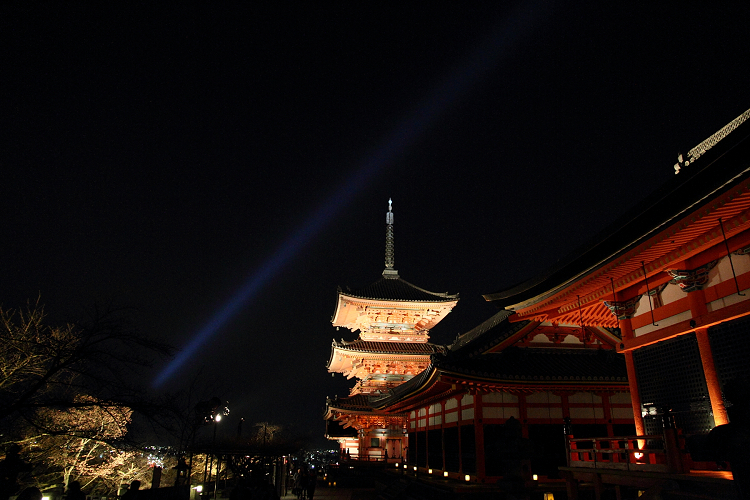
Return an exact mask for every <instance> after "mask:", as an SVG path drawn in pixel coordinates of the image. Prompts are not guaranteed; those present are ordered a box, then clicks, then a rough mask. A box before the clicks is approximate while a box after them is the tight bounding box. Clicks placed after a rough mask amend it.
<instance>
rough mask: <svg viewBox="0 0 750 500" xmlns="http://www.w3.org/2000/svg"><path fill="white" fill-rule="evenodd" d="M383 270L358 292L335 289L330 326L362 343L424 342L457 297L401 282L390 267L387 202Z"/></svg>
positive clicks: (391, 241) (390, 231) (391, 247)
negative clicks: (352, 335) (366, 341)
mask: <svg viewBox="0 0 750 500" xmlns="http://www.w3.org/2000/svg"><path fill="white" fill-rule="evenodd" d="M385 222H386V233H385V269H384V270H383V277H382V278H380V279H379V280H377V281H376V282H375V283H372V284H371V285H369V286H366V287H364V288H360V289H358V290H350V289H348V288H347V290H346V291H344V290H342V289H341V287H339V289H338V300H337V302H336V310H335V311H334V313H333V318H332V319H331V322H332V323H333V326H336V327H338V326H343V327H344V328H348V329H349V330H351V331H353V332H356V331H357V330H359V332H360V333H359V338H360V339H362V340H370V341H378V342H427V341H428V340H429V338H430V335H429V333H430V328H432V327H433V326H435V325H436V324H438V323H439V322H440V321H441V320H442V319H443V318H444V317H445V316H447V315H448V313H449V312H451V310H452V309H453V308H454V307H455V306H456V304H457V303H458V294H456V295H450V294H448V293H436V292H430V291H427V290H425V289H423V288H419V287H418V286H414V285H412V284H411V283H409V282H407V281H404V280H402V279H401V277H400V276H399V275H398V271H396V270H395V269H394V268H393V266H394V260H395V259H394V254H395V245H394V237H393V205H392V201H391V200H388V212H387V213H386V217H385Z"/></svg>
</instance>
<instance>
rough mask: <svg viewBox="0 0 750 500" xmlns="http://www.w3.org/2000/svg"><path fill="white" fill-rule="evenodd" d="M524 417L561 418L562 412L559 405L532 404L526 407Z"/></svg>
mask: <svg viewBox="0 0 750 500" xmlns="http://www.w3.org/2000/svg"><path fill="white" fill-rule="evenodd" d="M526 417H528V418H553V419H561V418H563V413H562V408H560V407H547V408H538V407H533V406H532V407H529V408H526Z"/></svg>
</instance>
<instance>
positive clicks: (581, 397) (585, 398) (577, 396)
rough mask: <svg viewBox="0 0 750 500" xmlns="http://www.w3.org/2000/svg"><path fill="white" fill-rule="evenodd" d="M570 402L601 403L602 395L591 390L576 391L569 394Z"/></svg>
mask: <svg viewBox="0 0 750 500" xmlns="http://www.w3.org/2000/svg"><path fill="white" fill-rule="evenodd" d="M568 402H569V403H591V404H601V403H602V397H601V396H599V395H598V394H593V393H591V392H576V393H574V394H571V395H570V396H568Z"/></svg>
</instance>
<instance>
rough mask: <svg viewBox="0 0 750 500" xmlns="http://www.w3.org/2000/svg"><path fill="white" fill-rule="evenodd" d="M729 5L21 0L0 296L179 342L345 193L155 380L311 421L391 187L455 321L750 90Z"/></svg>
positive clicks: (425, 282) (332, 388) (478, 308)
mask: <svg viewBox="0 0 750 500" xmlns="http://www.w3.org/2000/svg"><path fill="white" fill-rule="evenodd" d="M717 5H718V4H716V3H714V2H710V3H709V2H706V3H704V4H698V3H691V7H689V8H687V7H684V6H682V5H681V3H669V4H665V3H660V5H658V6H653V5H650V4H647V3H644V4H642V5H640V6H633V5H632V4H627V3H626V4H622V5H618V6H612V5H609V2H605V3H603V2H547V3H544V2H541V3H540V2H529V3H523V2H521V3H513V4H511V3H506V2H479V3H474V4H470V5H464V4H463V3H459V2H440V3H438V4H424V3H420V4H417V5H413V6H396V5H395V4H394V5H383V4H382V3H361V2H356V3H354V4H349V3H335V4H327V5H319V2H308V3H306V4H303V5H298V4H281V3H276V2H274V3H273V6H269V5H266V6H263V5H256V4H246V3H242V4H222V5H220V6H216V5H208V4H201V5H199V6H192V7H186V6H184V5H183V6H178V7H176V6H174V5H172V6H170V7H154V6H153V5H151V4H150V3H144V4H138V5H134V4H133V5H128V6H122V7H121V8H119V9H114V8H112V7H111V6H109V7H106V8H99V9H94V10H92V8H91V7H90V5H84V4H70V3H52V2H45V3H17V4H15V5H12V4H10V5H9V4H4V5H3V6H2V7H0V23H1V26H0V28H1V31H2V34H1V35H0V37H2V39H3V42H4V43H3V52H4V58H3V59H4V63H3V76H2V81H3V87H4V88H5V90H4V91H3V92H2V97H1V99H2V101H1V102H2V117H3V122H4V126H3V129H4V132H3V135H2V143H3V144H2V149H1V150H0V162H1V164H0V168H1V170H2V172H1V174H0V178H1V179H2V195H0V208H2V219H0V220H2V226H1V227H2V229H3V231H2V235H3V238H2V240H3V242H2V245H0V269H2V273H3V275H2V280H1V281H0V294H1V295H0V303H1V304H2V305H3V306H4V307H19V306H21V305H23V304H25V303H26V301H27V300H28V299H32V300H33V299H35V298H36V297H37V296H38V295H41V298H42V301H43V302H44V303H45V304H46V305H47V310H48V311H49V312H50V315H51V318H54V319H63V318H66V317H67V316H69V315H73V314H74V313H75V311H77V310H79V309H80V308H81V307H85V306H88V305H91V304H92V303H94V302H107V301H112V300H113V301H115V302H116V303H117V304H119V305H124V306H132V307H134V308H136V309H137V311H138V317H137V318H138V322H139V325H140V328H141V329H142V330H143V331H145V332H148V333H149V334H151V335H154V336H156V337H159V338H161V339H163V340H166V341H168V342H171V343H173V344H174V345H176V346H177V347H184V346H185V345H187V344H188V343H189V341H190V339H191V338H192V337H193V336H194V335H195V334H196V332H197V331H199V330H200V329H201V328H202V327H203V326H204V325H205V324H206V322H208V321H209V320H210V319H211V318H212V317H213V316H214V315H215V314H216V312H217V311H218V310H220V309H221V308H222V307H223V305H224V304H226V303H227V301H229V300H231V298H232V297H233V296H234V294H235V293H236V292H237V290H239V289H240V288H241V287H242V286H243V284H245V283H246V282H247V280H248V279H250V278H251V277H253V276H256V273H257V272H258V270H259V269H263V267H264V266H267V262H268V261H269V259H271V258H272V257H273V256H274V255H278V254H279V253H280V252H286V251H288V250H289V249H288V247H287V245H285V242H288V241H289V239H290V238H291V237H293V235H295V234H297V233H298V231H300V230H301V228H305V227H307V225H308V224H309V221H310V218H311V217H312V216H313V214H315V213H318V211H319V210H320V208H321V207H323V206H327V205H330V206H333V207H335V210H332V211H330V213H329V216H328V217H326V218H325V221H326V224H324V225H322V226H321V229H320V230H319V231H316V232H314V236H313V237H312V238H311V239H310V240H309V241H308V242H307V243H306V244H304V245H300V246H299V248H297V249H296V251H295V252H294V253H291V254H290V258H289V259H288V260H286V261H285V263H284V265H283V266H282V268H281V271H280V272H278V273H275V274H273V277H272V279H271V280H270V281H269V282H268V283H267V284H266V285H265V286H264V287H263V288H262V289H261V291H260V293H259V294H258V295H257V296H255V297H254V298H253V299H252V300H249V301H248V302H246V303H244V304H243V306H242V307H241V310H240V312H239V313H238V314H237V315H236V316H234V317H233V318H232V319H231V320H230V321H229V322H228V323H227V324H226V325H225V326H224V327H223V328H221V329H220V330H219V332H218V333H217V334H216V335H215V336H214V337H213V338H212V339H211V341H209V342H208V343H207V344H206V345H205V346H204V347H203V348H202V349H201V350H200V352H199V354H198V355H197V356H194V357H192V358H191V359H190V360H189V361H188V362H187V363H186V364H185V365H184V366H183V368H182V369H181V370H180V371H179V372H178V374H177V375H176V376H175V377H174V378H172V379H170V380H169V381H168V383H166V384H165V385H164V386H163V387H162V388H161V389H166V390H175V389H177V388H179V387H180V386H181V385H184V383H185V382H186V381H188V380H191V379H192V378H193V377H194V376H195V373H197V372H198V371H199V370H201V369H202V372H201V373H202V374H203V375H202V376H203V377H204V378H205V379H206V380H207V382H206V384H207V388H206V389H205V390H206V391H207V392H211V393H210V394H206V398H209V397H211V396H214V395H217V396H219V397H221V398H222V399H227V400H229V401H230V407H231V408H232V410H233V412H232V415H231V417H233V418H239V416H244V417H245V419H246V420H248V421H251V422H253V421H260V420H268V421H276V422H287V423H289V424H290V425H295V426H297V428H299V429H310V430H311V432H313V433H314V434H315V436H316V437H319V436H320V435H322V432H323V425H322V421H321V420H320V412H321V410H322V406H323V404H324V398H325V396H326V395H334V394H343V393H344V392H345V391H346V388H348V387H349V386H351V385H352V384H351V383H348V382H346V381H343V380H342V379H341V378H340V377H337V378H331V377H330V375H329V374H327V373H326V369H325V365H326V362H327V360H328V356H329V353H330V343H331V339H332V338H333V337H336V338H337V339H338V338H342V337H344V338H346V339H349V340H351V339H353V337H354V335H352V334H350V333H347V332H343V331H339V332H337V331H335V330H334V329H333V328H332V327H331V324H330V318H331V315H332V313H333V308H334V303H335V302H334V299H335V292H336V287H337V286H338V285H341V286H346V285H351V286H352V287H355V288H356V287H361V286H364V285H367V284H369V283H370V282H372V281H375V280H376V279H377V278H378V277H379V275H380V272H381V271H382V269H383V258H384V240H385V226H384V222H385V211H386V209H387V202H388V199H389V198H393V203H394V212H395V222H396V224H395V234H396V268H397V269H398V270H399V272H400V274H401V277H402V278H404V279H406V280H407V281H410V282H412V283H414V284H416V285H418V286H420V287H423V288H426V289H428V290H432V291H447V292H451V293H459V294H460V296H461V300H460V302H459V305H458V306H457V308H456V309H455V310H454V312H453V313H452V314H451V315H450V316H449V317H448V318H447V319H446V320H444V321H443V322H442V323H441V324H440V325H439V326H438V327H437V328H436V329H435V330H434V331H433V340H435V341H437V342H450V341H451V340H452V339H453V338H454V337H455V335H456V334H457V333H459V332H464V331H467V330H469V329H470V328H472V327H474V326H476V325H477V324H478V323H479V322H481V321H482V320H484V319H486V317H488V316H489V315H491V314H493V313H494V309H493V308H492V307H491V306H489V305H487V304H485V303H484V301H483V299H482V298H481V294H483V293H489V292H493V291H496V290H498V289H501V288H505V287H507V286H510V285H512V284H514V283H516V282H518V281H521V280H525V279H528V278H531V277H533V276H534V275H535V274H537V273H539V272H540V271H542V270H543V269H544V268H546V267H548V266H549V265H551V264H553V263H554V262H555V261H556V260H557V259H560V258H563V257H565V256H566V255H567V254H569V253H570V252H572V251H574V250H575V248H576V247H578V246H580V245H581V244H583V243H585V241H586V240H587V239H588V238H590V237H591V236H592V235H593V234H595V233H596V232H597V231H599V230H601V229H602V228H603V227H604V226H605V225H606V224H608V223H609V222H611V221H612V220H613V219H614V218H615V217H616V216H618V215H620V214H622V213H623V212H624V211H625V210H626V209H627V208H628V207H630V206H632V205H633V204H634V203H636V202H637V201H638V200H640V199H641V198H642V197H643V196H645V195H646V194H648V193H649V192H650V191H652V190H653V189H655V188H656V187H657V186H659V185H661V184H662V183H664V182H670V181H673V179H674V175H673V170H672V165H673V164H674V163H675V160H676V157H677V154H678V152H687V150H689V149H690V148H692V147H693V146H695V145H696V144H697V143H698V142H700V141H701V140H703V139H704V138H706V137H707V136H709V135H711V134H712V133H713V132H715V131H716V130H718V129H719V128H721V127H722V126H723V125H724V124H726V123H727V122H729V121H730V120H732V119H733V118H735V117H736V116H738V115H739V114H740V113H742V112H743V111H744V110H746V109H747V108H748V107H750V92H749V91H748V89H750V69H749V68H748V61H750V36H748V33H747V26H748V21H750V5H748V4H747V2H736V3H732V2H726V3H722V4H721V5H722V7H721V9H719V8H718V7H717ZM384 151H385V152H386V154H383V152H384ZM377 158H385V161H376V159H377ZM363 165H370V166H373V169H372V170H371V176H370V177H368V178H367V180H366V182H365V184H364V185H363V186H361V187H359V188H357V189H355V188H354V187H352V185H351V184H350V183H351V179H352V178H353V177H356V173H357V172H359V171H360V170H361V168H362V167H363ZM347 186H349V187H347ZM154 376H155V373H154V374H148V375H147V376H146V375H144V377H145V379H144V384H146V385H149V384H150V382H151V379H153V377H154ZM231 427H234V426H231Z"/></svg>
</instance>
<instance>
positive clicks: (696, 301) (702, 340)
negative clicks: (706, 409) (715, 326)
mask: <svg viewBox="0 0 750 500" xmlns="http://www.w3.org/2000/svg"><path fill="white" fill-rule="evenodd" d="M687 296H688V303H689V304H690V313H691V314H692V316H693V318H697V317H700V316H703V315H704V314H707V313H708V306H706V292H705V291H704V290H703V288H702V287H701V288H698V289H697V290H693V291H691V292H688V294H687ZM695 338H696V339H697V340H698V350H699V352H700V356H701V364H702V365H703V375H704V377H705V378H706V386H707V387H708V397H709V399H710V400H711V411H712V412H713V414H714V424H716V425H723V424H728V423H729V417H728V416H727V409H726V407H725V406H724V400H723V399H722V397H721V384H720V383H719V375H718V374H717V373H716V365H715V364H714V353H713V351H712V350H711V342H710V341H709V339H708V329H707V328H698V329H697V330H695Z"/></svg>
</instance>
